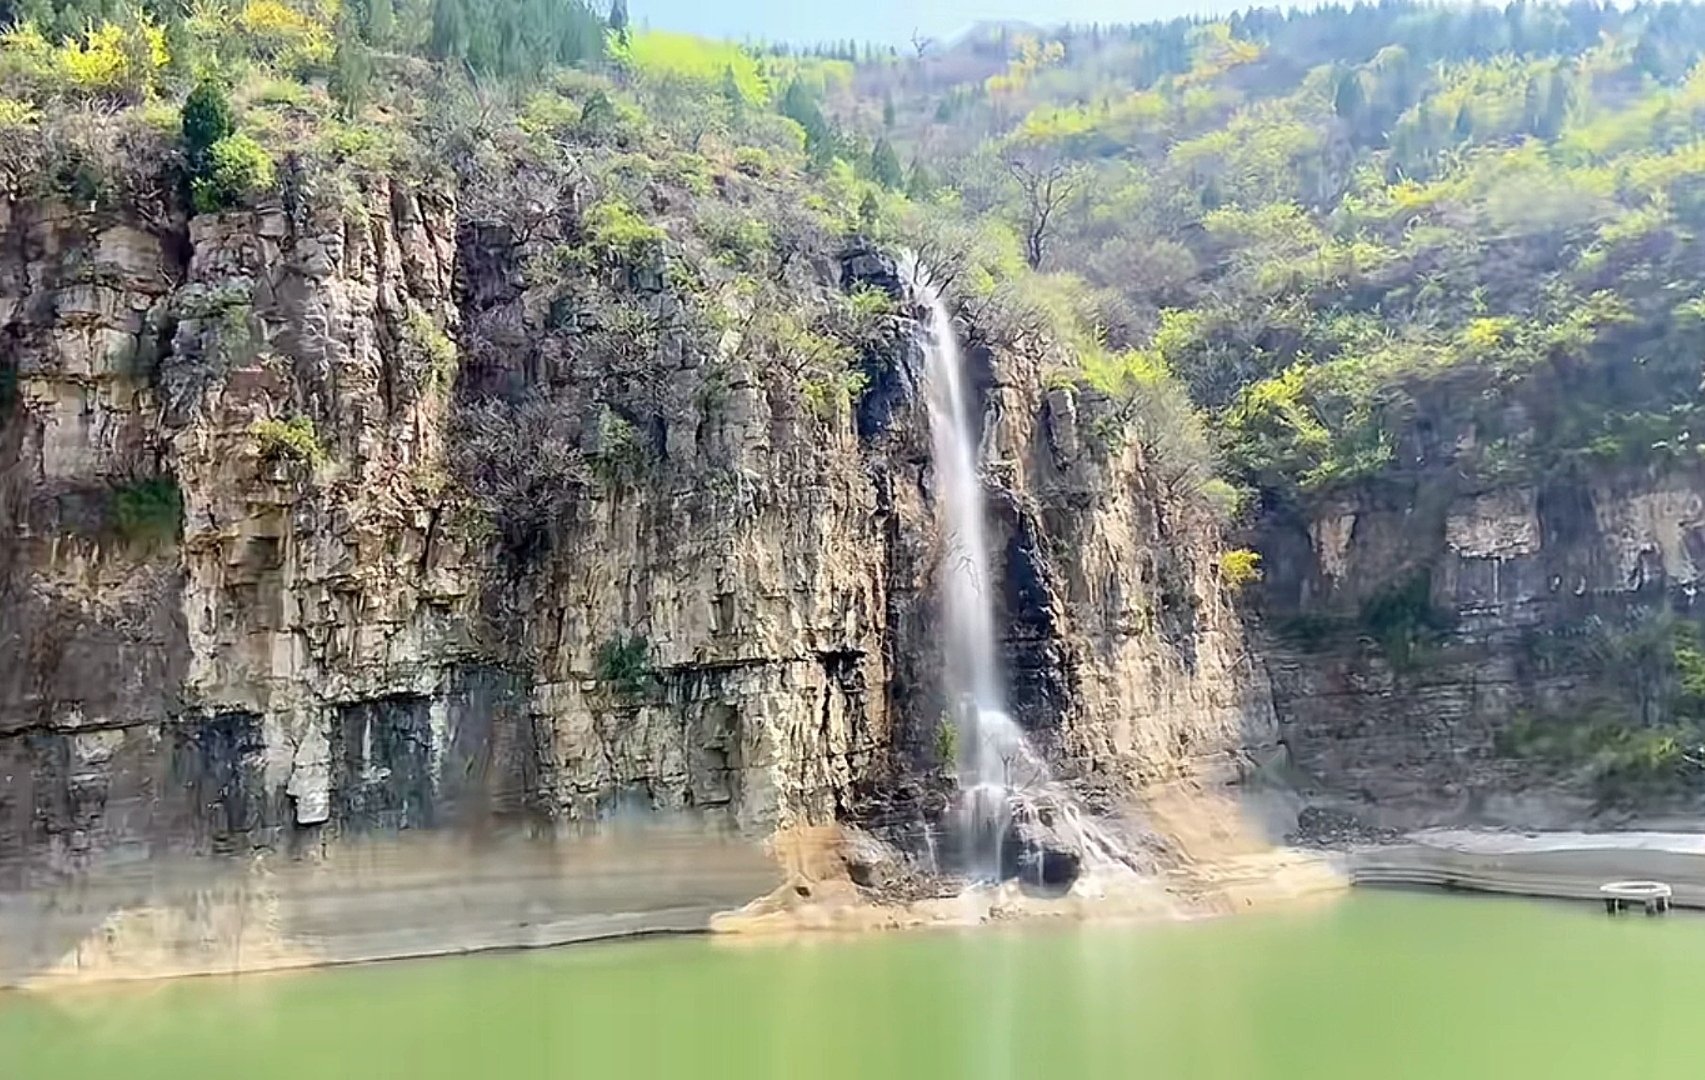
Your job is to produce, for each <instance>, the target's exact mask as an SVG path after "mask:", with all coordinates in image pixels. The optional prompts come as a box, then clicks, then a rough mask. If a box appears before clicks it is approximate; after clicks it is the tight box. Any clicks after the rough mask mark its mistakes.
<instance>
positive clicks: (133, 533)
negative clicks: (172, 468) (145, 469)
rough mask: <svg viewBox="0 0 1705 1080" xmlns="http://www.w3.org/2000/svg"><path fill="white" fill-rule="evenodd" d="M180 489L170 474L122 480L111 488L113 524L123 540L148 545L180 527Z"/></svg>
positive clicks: (172, 535)
mask: <svg viewBox="0 0 1705 1080" xmlns="http://www.w3.org/2000/svg"><path fill="white" fill-rule="evenodd" d="M183 514H184V505H183V492H182V491H180V490H179V489H178V484H177V481H176V480H173V479H172V478H171V477H154V478H151V479H147V480H138V481H135V482H133V483H129V484H125V485H123V486H121V487H119V488H117V489H116V490H114V492H113V525H114V527H115V528H116V529H117V531H118V535H119V537H120V539H122V540H124V541H125V542H126V543H129V544H133V545H137V546H141V547H152V546H155V545H158V544H164V543H169V542H171V541H173V540H175V539H176V538H177V536H178V534H179V533H180V532H181V531H182V530H183Z"/></svg>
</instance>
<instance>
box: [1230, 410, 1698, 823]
mask: <svg viewBox="0 0 1705 1080" xmlns="http://www.w3.org/2000/svg"><path fill="white" fill-rule="evenodd" d="M1472 437H1473V432H1472V430H1471V429H1467V428H1465V429H1463V430H1456V429H1450V430H1445V431H1443V432H1442V433H1441V434H1440V442H1441V443H1442V444H1444V445H1447V446H1448V445H1451V444H1452V443H1453V442H1455V443H1457V444H1459V445H1460V444H1461V443H1463V442H1465V441H1471V440H1472ZM1260 537H1261V542H1262V545H1263V550H1264V553H1265V554H1266V563H1265V565H1266V567H1267V570H1268V574H1267V581H1266V583H1265V585H1266V588H1265V590H1264V593H1265V595H1264V598H1263V600H1264V603H1263V605H1262V634H1261V635H1260V636H1261V638H1262V641H1263V642H1264V647H1263V653H1264V656H1265V657H1266V660H1267V663H1268V667H1269V669H1270V671H1271V676H1272V686H1273V694H1274V702H1275V707H1276V710H1277V713H1278V717H1279V725H1280V730H1281V732H1282V734H1283V739H1284V743H1285V745H1286V748H1287V749H1288V751H1289V756H1290V759H1291V761H1292V762H1293V763H1294V764H1295V765H1296V766H1297V767H1298V769H1299V773H1298V775H1297V777H1296V779H1297V780H1298V781H1299V782H1300V783H1301V784H1302V785H1303V786H1304V787H1307V788H1310V789H1312V790H1313V791H1314V792H1315V793H1316V794H1317V795H1319V796H1321V797H1322V798H1324V799H1326V800H1327V801H1331V802H1336V803H1341V804H1342V805H1345V806H1349V807H1351V808H1352V809H1354V810H1355V811H1357V812H1358V813H1362V814H1364V815H1365V816H1368V817H1371V818H1376V819H1383V820H1385V821H1386V822H1388V823H1391V824H1414V823H1417V822H1482V823H1506V824H1516V825H1524V826H1540V827H1543V826H1547V825H1549V826H1552V827H1556V826H1559V825H1574V824H1578V823H1580V822H1582V821H1585V820H1587V819H1589V818H1595V817H1600V815H1606V814H1608V815H1609V816H1608V817H1602V818H1600V820H1601V821H1604V822H1614V821H1615V820H1617V815H1618V814H1625V813H1626V812H1627V811H1629V810H1638V809H1640V808H1642V807H1645V808H1647V809H1651V808H1653V807H1655V806H1658V805H1666V804H1667V805H1669V806H1671V807H1679V806H1680V805H1681V804H1682V803H1686V802H1689V800H1691V799H1692V798H1693V797H1694V796H1692V795H1691V794H1689V792H1690V791H1692V790H1696V785H1694V784H1693V782H1692V781H1690V780H1688V779H1687V775H1685V774H1687V773H1688V772H1689V771H1690V770H1689V767H1688V765H1687V763H1686V761H1685V760H1684V759H1683V758H1682V757H1681V756H1680V755H1677V756H1676V760H1675V761H1674V763H1673V765H1671V764H1669V763H1667V762H1666V761H1664V760H1657V759H1653V760H1650V761H1645V762H1640V763H1639V764H1640V765H1642V767H1643V770H1644V772H1645V773H1647V774H1648V775H1646V776H1644V777H1642V779H1644V780H1646V781H1658V783H1646V784H1644V785H1630V784H1621V785H1607V784H1605V783H1594V782H1593V780H1594V776H1593V774H1594V773H1595V772H1597V773H1598V774H1599V775H1598V779H1599V780H1600V781H1603V780H1606V779H1612V780H1614V779H1616V777H1614V776H1608V777H1607V776H1606V775H1604V774H1605V772H1606V770H1607V769H1613V768H1614V767H1615V766H1616V765H1618V764H1619V763H1618V762H1617V761H1616V760H1615V758H1614V756H1610V755H1606V754H1604V753H1601V752H1600V751H1605V750H1610V751H1613V750H1615V749H1616V746H1615V743H1614V740H1616V739H1620V738H1623V737H1624V735H1625V734H1627V733H1638V732H1641V731H1643V730H1649V729H1653V728H1661V727H1662V724H1663V721H1664V717H1662V716H1661V715H1660V714H1661V713H1662V711H1663V709H1662V708H1661V704H1662V702H1661V700H1660V699H1662V698H1664V697H1665V695H1666V694H1668V693H1670V691H1671V687H1669V686H1667V685H1666V684H1667V683H1670V682H1673V678H1674V674H1675V673H1674V672H1673V671H1666V668H1668V667H1670V666H1671V664H1672V661H1671V659H1670V657H1669V651H1670V650H1671V649H1672V647H1673V645H1672V642H1671V641H1670V640H1669V637H1668V636H1667V625H1668V624H1667V623H1666V620H1678V621H1675V622H1674V625H1675V626H1677V627H1685V626H1686V625H1687V623H1688V621H1689V620H1690V619H1691V618H1692V617H1693V616H1695V615H1696V610H1695V603H1694V600H1695V595H1696V591H1697V588H1698V586H1699V583H1700V578H1701V572H1702V570H1705V476H1701V475H1700V473H1699V472H1698V470H1697V469H1696V468H1690V467H1686V466H1652V467H1642V468H1632V467H1610V466H1604V467H1594V468H1581V469H1573V470H1566V471H1560V472H1557V473H1555V474H1553V475H1550V476H1548V477H1544V478H1537V479H1526V478H1524V479H1521V480H1517V481H1515V482H1504V483H1496V482H1487V481H1486V480H1484V479H1478V478H1475V477H1473V476H1472V474H1470V473H1468V472H1467V471H1466V470H1463V469H1461V468H1458V467H1455V466H1454V465H1453V464H1452V463H1451V461H1450V455H1448V454H1435V455H1434V456H1433V457H1432V459H1431V460H1430V461H1429V460H1426V459H1425V458H1423V457H1417V459H1416V460H1415V462H1414V463H1413V464H1411V465H1410V466H1409V467H1407V468H1398V469H1394V470H1392V472H1391V473H1390V474H1389V475H1387V476H1386V477H1384V478H1382V479H1381V481H1379V482H1377V483H1371V484H1367V485H1363V486H1360V487H1358V488H1356V489H1354V490H1352V491H1349V492H1346V493H1342V494H1339V495H1336V496H1333V497H1331V498H1323V499H1318V500H1312V501H1310V502H1308V503H1306V504H1304V505H1301V506H1292V507H1289V508H1285V509H1278V508H1275V509H1274V510H1273V511H1272V512H1271V513H1269V515H1268V516H1267V518H1266V519H1265V520H1264V522H1263V523H1262V529H1261V532H1260ZM1660 639H1661V640H1660ZM1574 732H1582V733H1588V732H1590V733H1592V734H1591V735H1590V736H1585V735H1583V736H1582V737H1581V742H1580V743H1579V744H1578V745H1577V746H1575V747H1574V748H1569V747H1567V746H1564V745H1562V744H1563V743H1564V741H1565V740H1568V739H1570V738H1572V737H1574V736H1573V735H1572V733H1574ZM1535 736H1537V738H1535ZM1546 739H1549V740H1550V742H1549V743H1547V742H1545V741H1544V740H1546ZM1593 739H1596V745H1589V743H1590V742H1591V741H1592V740H1593ZM1550 750H1556V751H1558V752H1559V754H1560V755H1561V756H1559V758H1558V760H1556V761H1552V762H1547V761H1546V760H1545V757H1546V754H1545V753H1544V751H1550ZM1667 750H1668V748H1667V747H1666V748H1662V752H1663V753H1664V755H1665V756H1667ZM1595 758H1596V760H1595Z"/></svg>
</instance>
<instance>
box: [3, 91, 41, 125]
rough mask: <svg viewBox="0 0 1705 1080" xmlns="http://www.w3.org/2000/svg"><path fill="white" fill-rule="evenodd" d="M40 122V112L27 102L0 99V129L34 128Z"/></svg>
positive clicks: (7, 98) (6, 98) (5, 98)
mask: <svg viewBox="0 0 1705 1080" xmlns="http://www.w3.org/2000/svg"><path fill="white" fill-rule="evenodd" d="M40 121H41V110H40V109H38V108H36V107H35V106H34V105H32V104H30V103H29V102H27V101H19V100H18V99H16V98H9V97H0V129H5V128H24V127H35V126H36V124H38V123H40Z"/></svg>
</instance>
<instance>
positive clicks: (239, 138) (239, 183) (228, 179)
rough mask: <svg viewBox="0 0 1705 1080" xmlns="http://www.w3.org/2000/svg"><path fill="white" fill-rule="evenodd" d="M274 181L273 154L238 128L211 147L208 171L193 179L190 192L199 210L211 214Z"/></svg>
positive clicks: (236, 203)
mask: <svg viewBox="0 0 1705 1080" xmlns="http://www.w3.org/2000/svg"><path fill="white" fill-rule="evenodd" d="M273 183H274V171H273V165H272V155H271V154H268V153H267V152H266V150H265V148H263V147H262V146H261V145H260V144H259V143H257V142H255V140H254V139H252V138H250V137H249V136H247V135H245V134H242V133H241V132H239V133H237V134H236V135H227V136H226V137H225V138H223V139H220V140H219V141H218V142H216V143H214V144H213V145H212V146H210V147H208V149H207V162H206V171H205V174H204V175H201V176H197V177H195V178H194V179H193V180H191V181H190V195H191V198H192V201H193V203H194V205H195V209H196V212H197V213H201V214H210V213H215V212H217V211H219V210H223V209H226V208H228V207H232V206H236V205H238V204H239V203H241V202H242V201H243V200H244V199H246V198H248V197H249V196H251V195H254V194H256V193H258V192H262V191H266V190H268V189H269V188H271V187H272V186H273Z"/></svg>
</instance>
